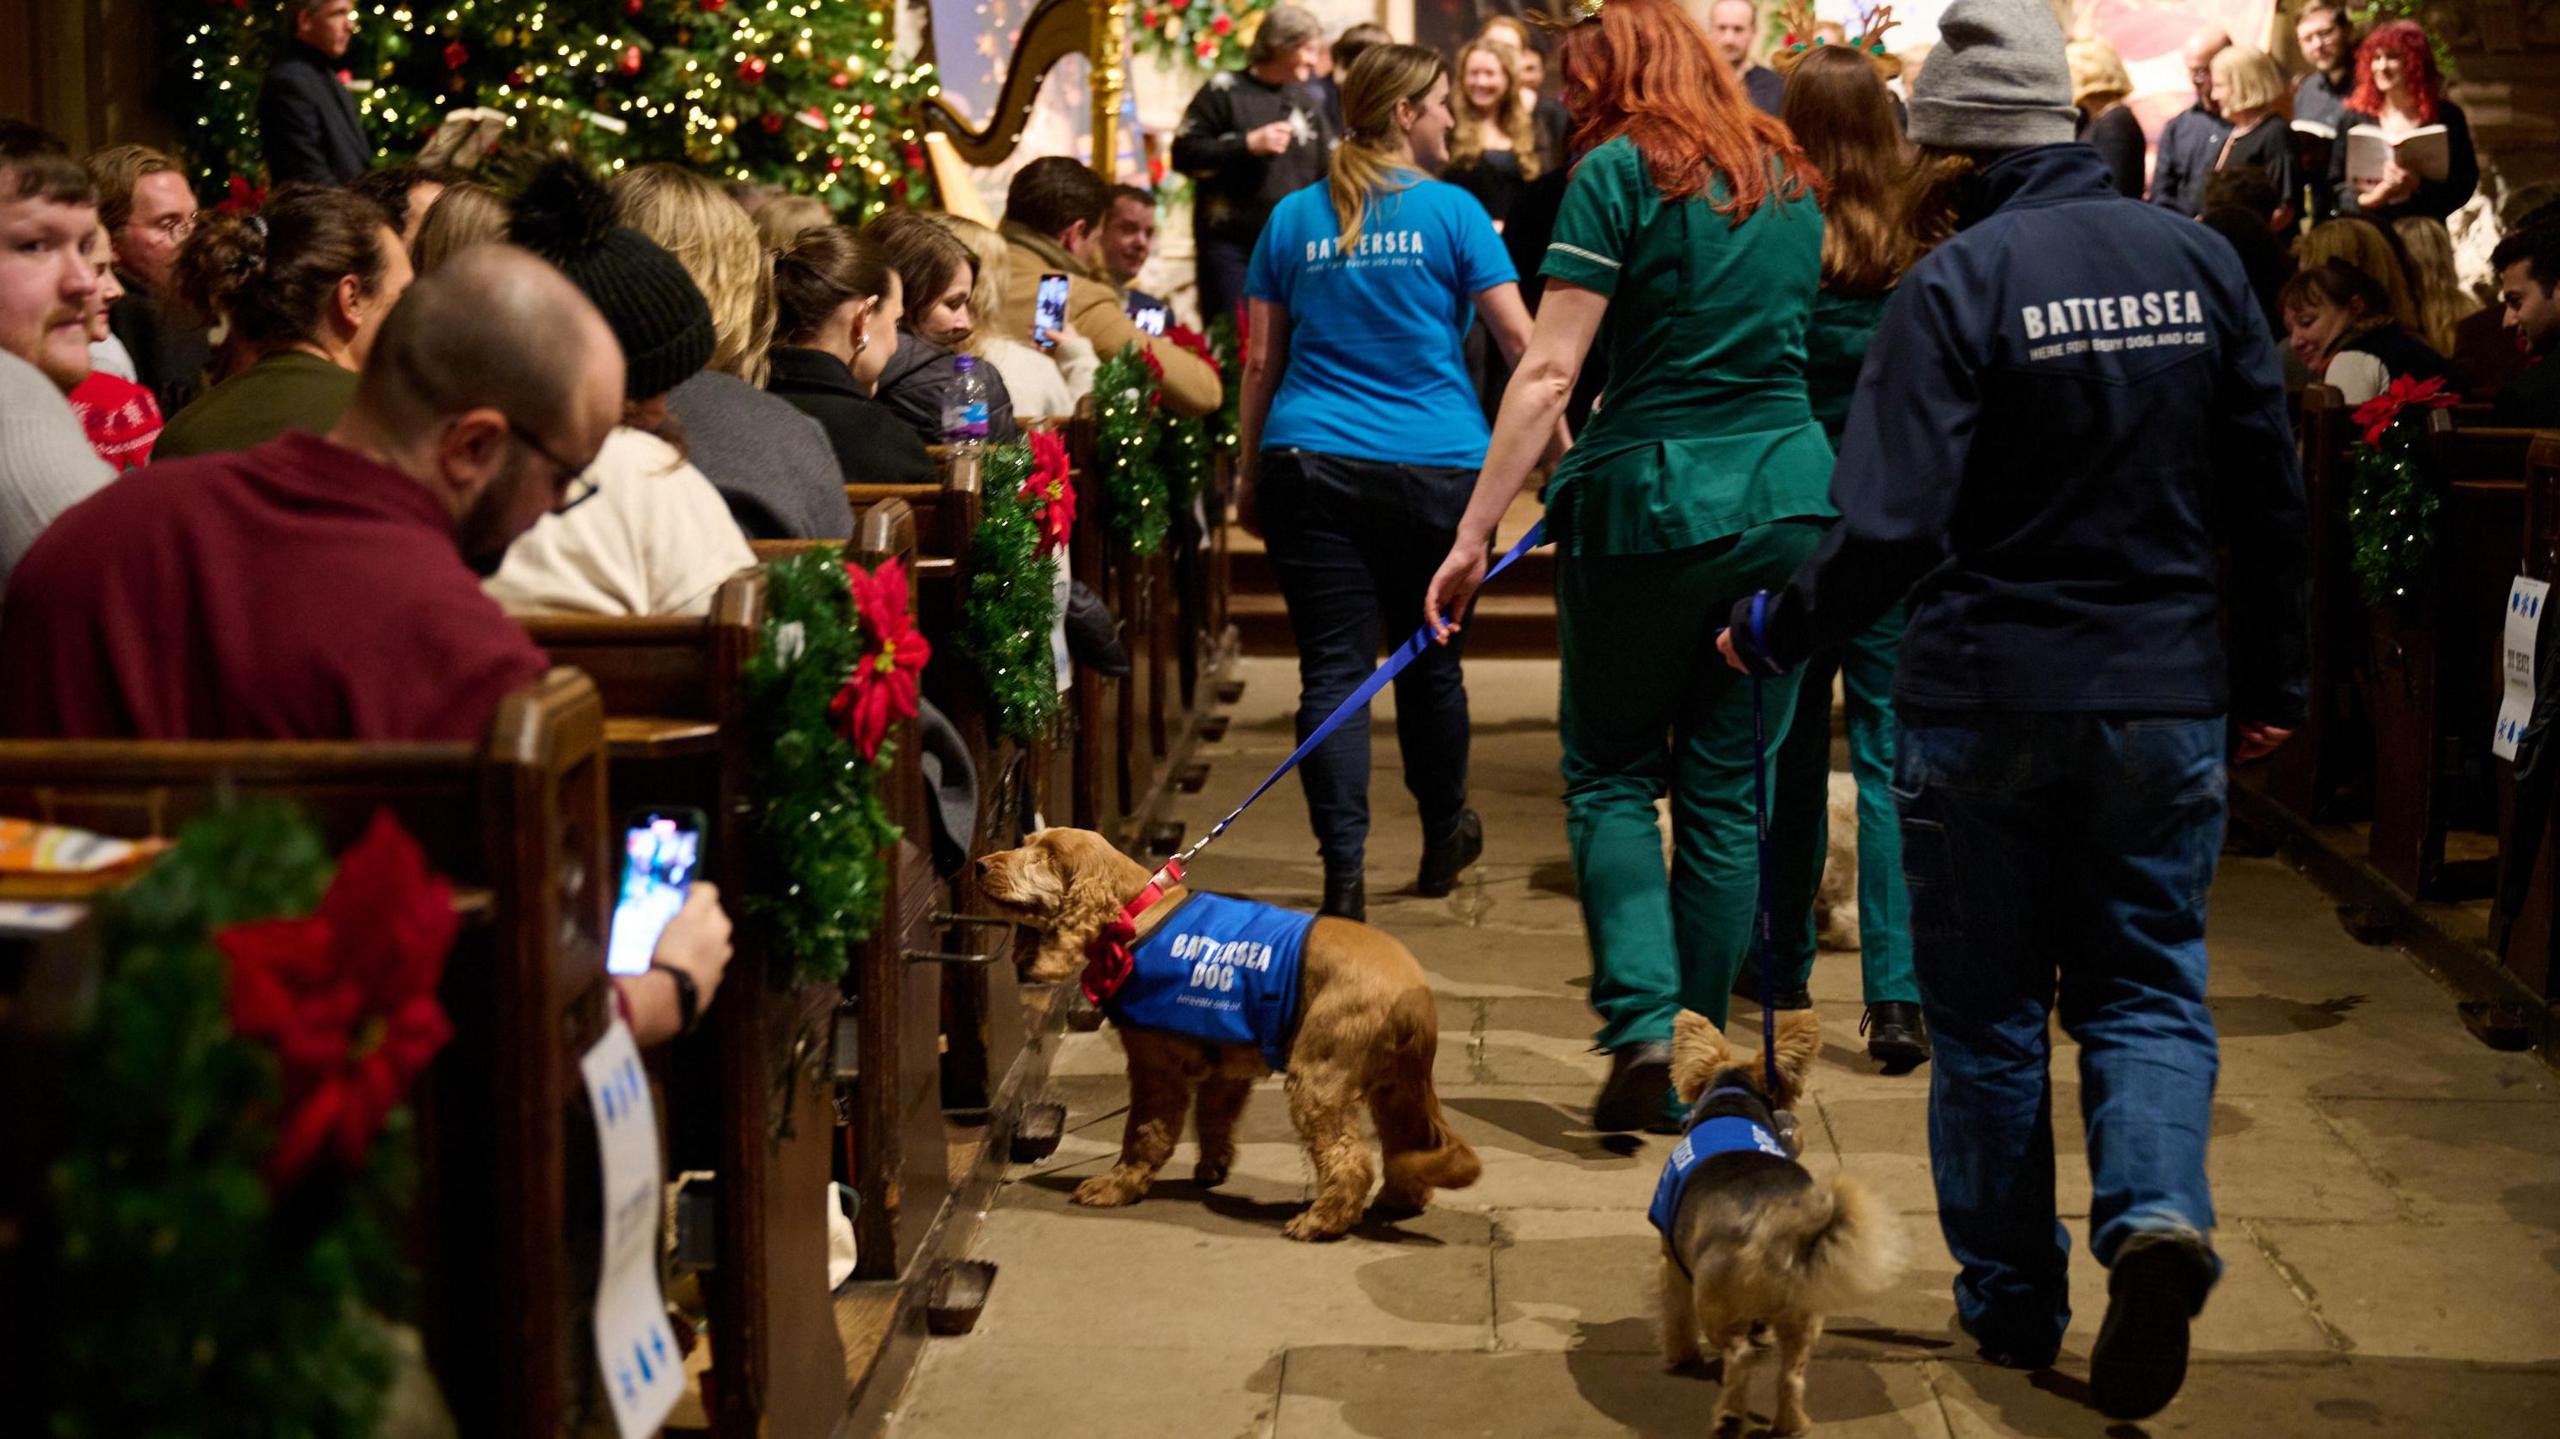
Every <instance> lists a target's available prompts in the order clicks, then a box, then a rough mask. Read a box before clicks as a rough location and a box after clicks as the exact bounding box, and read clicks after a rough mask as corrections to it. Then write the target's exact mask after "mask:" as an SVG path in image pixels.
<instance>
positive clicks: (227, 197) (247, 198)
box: [214, 175, 267, 214]
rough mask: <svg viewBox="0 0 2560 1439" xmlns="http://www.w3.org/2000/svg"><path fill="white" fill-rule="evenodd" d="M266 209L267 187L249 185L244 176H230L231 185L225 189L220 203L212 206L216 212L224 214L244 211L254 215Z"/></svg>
mask: <svg viewBox="0 0 2560 1439" xmlns="http://www.w3.org/2000/svg"><path fill="white" fill-rule="evenodd" d="M266 207H267V187H266V186H264V185H252V184H250V183H249V179H248V177H247V176H245V175H234V176H232V177H231V183H230V184H229V185H228V186H227V187H225V190H224V193H223V196H222V203H221V204H219V205H216V206H214V208H215V209H216V210H221V211H224V212H226V213H229V212H240V211H246V212H248V213H250V214H256V213H257V212H258V211H260V210H263V209H265V208H266Z"/></svg>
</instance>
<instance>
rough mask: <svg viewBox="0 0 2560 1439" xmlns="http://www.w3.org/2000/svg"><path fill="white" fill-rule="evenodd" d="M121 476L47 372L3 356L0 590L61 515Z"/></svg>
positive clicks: (0, 382) (0, 354)
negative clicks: (96, 446) (82, 427)
mask: <svg viewBox="0 0 2560 1439" xmlns="http://www.w3.org/2000/svg"><path fill="white" fill-rule="evenodd" d="M115 477H116V472H115V471H114V470H113V469H111V468H109V467H108V465H107V462H106V461H104V460H102V459H99V458H98V452H97V451H96V450H94V449H92V448H90V446H89V437H88V436H87V435H86V434H83V433H82V432H81V430H80V421H79V420H78V418H76V417H75V416H74V415H73V414H72V413H71V401H70V400H69V399H67V398H65V397H64V395H63V393H62V391H61V390H59V389H56V388H55V387H54V383H53V381H51V380H48V379H46V378H45V376H44V371H42V370H39V369H37V368H36V367H35V366H33V365H30V364H28V363H27V362H26V361H24V360H21V359H19V358H18V357H17V356H16V355H14V354H10V353H8V352H7V351H5V350H0V590H6V589H7V588H8V584H9V573H10V571H12V570H15V569H16V568H17V567H18V561H19V560H20V559H23V558H24V557H25V556H26V553H27V549H28V547H29V546H32V545H33V544H34V543H35V542H36V536H38V535H41V534H43V533H44V530H45V526H47V525H50V524H52V523H53V521H54V517H55V516H57V515H59V514H61V513H62V512H63V511H64V510H67V509H69V508H71V507H72V506H73V505H76V504H78V503H80V502H81V501H82V500H85V499H87V498H89V497H90V496H91V495H94V494H96V493H97V492H98V491H99V490H101V489H104V488H105V487H106V483H107V481H109V480H112V479H114V478H115Z"/></svg>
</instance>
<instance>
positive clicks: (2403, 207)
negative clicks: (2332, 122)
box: [2329, 100, 2480, 225]
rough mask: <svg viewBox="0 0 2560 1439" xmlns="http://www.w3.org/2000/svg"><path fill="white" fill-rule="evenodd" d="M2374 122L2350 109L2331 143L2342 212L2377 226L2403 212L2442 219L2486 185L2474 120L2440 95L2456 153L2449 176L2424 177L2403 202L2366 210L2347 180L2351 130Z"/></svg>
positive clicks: (2439, 115)
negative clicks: (2473, 137)
mask: <svg viewBox="0 0 2560 1439" xmlns="http://www.w3.org/2000/svg"><path fill="white" fill-rule="evenodd" d="M2372 123H2374V120H2373V117H2372V116H2371V115H2367V114H2365V113H2363V112H2362V111H2360V110H2349V111H2347V112H2346V113H2345V114H2343V115H2341V116H2339V118H2338V143H2337V144H2335V145H2332V146H2330V147H2329V188H2330V189H2331V190H2332V191H2334V192H2335V193H2336V197H2337V205H2338V213H2339V214H2341V215H2361V216H2363V217H2364V218H2365V219H2368V220H2371V221H2372V222H2374V223H2375V224H2377V225H2388V224H2390V223H2391V222H2392V221H2394V220H2397V219H2399V218H2400V217H2402V216H2403V215H2425V216H2428V217H2430V218H2433V219H2438V220H2441V219H2443V218H2444V217H2445V216H2447V215H2450V214H2452V213H2453V212H2454V211H2456V210H2459V209H2461V208H2462V207H2463V206H2464V205H2467V204H2469V203H2470V202H2471V196H2472V195H2473V193H2474V192H2476V191H2478V190H2479V188H2480V154H2479V152H2478V151H2476V150H2474V149H2472V148H2471V119H2470V117H2469V116H2467V115H2464V114H2463V113H2462V107H2461V106H2459V105H2456V104H2455V103H2453V102H2452V101H2451V100H2438V101H2437V102H2436V123H2437V124H2439V125H2442V126H2443V127H2444V131H2445V135H2444V138H2445V145H2446V148H2448V149H2450V150H2451V151H2452V152H2453V154H2452V157H2451V163H2449V164H2447V165H2446V166H2445V172H2444V178H2443V179H2441V180H2420V181H2419V182H2418V191H2417V193H2416V194H2414V195H2411V196H2410V197H2409V198H2408V199H2407V200H2405V201H2402V202H2401V203H2400V204H2397V205H2383V206H2380V207H2378V208H2375V209H2366V208H2365V207H2364V206H2363V205H2361V204H2359V203H2357V200H2356V193H2355V187H2354V186H2352V185H2350V184H2348V183H2347V132H2348V131H2349V130H2352V129H2354V128H2355V127H2356V126H2358V125H2370V124H2372Z"/></svg>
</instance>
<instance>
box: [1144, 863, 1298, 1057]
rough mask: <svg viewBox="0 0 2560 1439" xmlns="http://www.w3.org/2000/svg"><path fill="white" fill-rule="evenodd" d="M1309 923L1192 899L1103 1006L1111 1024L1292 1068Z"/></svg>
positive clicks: (1247, 905) (1248, 906) (1250, 906)
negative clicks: (1237, 1048)
mask: <svg viewBox="0 0 2560 1439" xmlns="http://www.w3.org/2000/svg"><path fill="white" fill-rule="evenodd" d="M1315 922H1316V921H1315V916H1314V915H1311V914H1298V913H1296V912H1294V911H1291V910H1285V909H1275V908H1273V907H1272V906H1270V905H1267V904H1256V903H1254V902H1253V901H1252V900H1249V899H1237V898H1235V897H1234V896H1232V895H1224V894H1194V895H1192V896H1191V897H1190V898H1188V899H1186V900H1184V901H1183V903H1182V907H1181V908H1179V909H1177V910H1175V911H1174V912H1173V913H1171V914H1169V915H1167V916H1166V917H1165V918H1164V920H1163V921H1162V922H1161V923H1159V924H1157V925H1156V928H1155V932H1154V933H1153V934H1150V935H1148V936H1147V938H1146V941H1145V943H1143V944H1140V945H1139V946H1138V947H1137V949H1136V951H1135V953H1134V956H1133V957H1134V959H1135V962H1136V967H1135V969H1133V970H1132V971H1131V973H1130V975H1129V977H1128V979H1127V981H1126V982H1125V983H1123V984H1122V985H1121V987H1120V989H1119V991H1118V992H1117V993H1116V994H1114V995H1112V996H1111V998H1110V999H1109V1001H1107V1002H1106V1003H1105V1004H1104V1005H1103V1012H1104V1013H1106V1014H1108V1015H1110V1016H1111V1022H1112V1023H1114V1024H1118V1025H1123V1026H1126V1027H1128V1028H1133V1029H1157V1030H1163V1031H1166V1032H1167V1033H1171V1034H1179V1035H1184V1036H1186V1037H1188V1038H1191V1039H1196V1040H1199V1041H1200V1042H1201V1043H1203V1044H1218V1045H1226V1044H1250V1045H1254V1046H1256V1047H1258V1048H1259V1049H1261V1051H1262V1057H1263V1060H1264V1062H1266V1063H1268V1064H1269V1065H1270V1066H1271V1067H1272V1068H1273V1069H1274V1070H1281V1069H1286V1068H1288V1064H1289V1042H1290V1040H1291V1038H1292V1037H1293V1033H1294V1031H1295V1029H1296V1026H1297V1017H1298V973H1299V965H1300V962H1301V961H1302V960H1303V959H1304V958H1305V957H1306V949H1307V930H1308V928H1309V927H1311V926H1312V925H1314V924H1315Z"/></svg>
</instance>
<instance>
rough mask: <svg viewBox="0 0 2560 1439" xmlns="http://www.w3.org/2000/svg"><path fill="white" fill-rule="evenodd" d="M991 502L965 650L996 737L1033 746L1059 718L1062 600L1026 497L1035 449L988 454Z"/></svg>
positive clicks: (968, 607) (983, 522)
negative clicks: (1052, 641) (1057, 648)
mask: <svg viewBox="0 0 2560 1439" xmlns="http://www.w3.org/2000/svg"><path fill="white" fill-rule="evenodd" d="M984 475H985V487H984V490H983V491H982V493H983V495H984V501H985V502H984V504H983V506H982V513H981V515H980V517H979V519H978V533H977V534H976V535H975V536H974V537H972V538H971V540H970V542H969V597H968V599H967V601H966V602H965V603H964V604H963V605H962V606H961V611H960V650H961V653H963V654H965V655H967V656H968V657H969V660H970V662H971V663H972V664H975V665H976V666H977V667H978V680H979V683H981V684H983V685H984V686H985V687H986V691H987V705H988V708H989V710H990V712H991V713H992V715H993V717H994V721H995V728H996V733H998V734H1000V735H1002V736H1004V737H1005V738H1007V739H1011V740H1017V741H1020V742H1022V743H1025V744H1028V743H1030V742H1031V741H1033V740H1036V739H1038V738H1040V737H1041V736H1042V735H1045V734H1047V733H1048V732H1049V726H1050V725H1051V723H1052V722H1054V721H1055V720H1056V719H1057V717H1058V673H1057V669H1056V666H1055V664H1054V661H1053V657H1052V656H1051V654H1050V652H1049V631H1050V629H1051V628H1052V627H1053V626H1054V625H1056V623H1057V620H1058V599H1057V595H1056V594H1055V593H1054V592H1053V591H1052V589H1051V587H1050V582H1049V576H1050V562H1049V560H1048V558H1047V557H1046V556H1044V555H1043V554H1042V553H1041V551H1040V530H1039V526H1038V524H1037V523H1036V522H1035V521H1034V520H1033V519H1032V515H1031V507H1030V506H1029V505H1028V504H1026V503H1024V501H1023V498H1022V485H1023V481H1025V480H1027V479H1029V478H1030V476H1031V447H1030V446H1029V445H1027V444H1023V443H1021V442H1018V441H1017V442H1016V443H1013V444H1009V445H1001V446H998V447H997V448H995V449H992V450H990V451H988V452H987V457H986V468H985V470H984Z"/></svg>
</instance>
